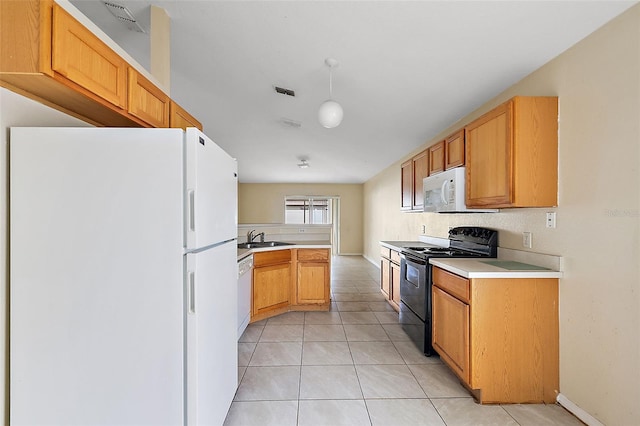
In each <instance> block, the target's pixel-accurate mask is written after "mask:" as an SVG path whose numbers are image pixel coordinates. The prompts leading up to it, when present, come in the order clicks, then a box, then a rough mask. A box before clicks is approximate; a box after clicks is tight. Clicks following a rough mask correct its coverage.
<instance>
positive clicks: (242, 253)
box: [238, 241, 331, 261]
mask: <svg viewBox="0 0 640 426" xmlns="http://www.w3.org/2000/svg"><path fill="white" fill-rule="evenodd" d="M286 242H288V241H286ZM294 248H295V249H314V248H327V249H330V248H331V243H329V242H328V241H300V242H296V243H293V242H292V243H291V244H290V245H286V246H276V247H260V248H252V249H238V261H240V260H242V259H244V258H245V257H247V256H249V255H250V254H253V253H258V252H261V251H274V250H288V249H294Z"/></svg>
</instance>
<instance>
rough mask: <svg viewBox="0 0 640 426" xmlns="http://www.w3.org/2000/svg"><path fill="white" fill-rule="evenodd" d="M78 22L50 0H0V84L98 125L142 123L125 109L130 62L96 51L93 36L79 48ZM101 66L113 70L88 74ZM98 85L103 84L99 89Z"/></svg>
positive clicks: (129, 125)
mask: <svg viewBox="0 0 640 426" xmlns="http://www.w3.org/2000/svg"><path fill="white" fill-rule="evenodd" d="M54 9H55V10H56V12H55V13H56V16H57V18H56V19H57V21H56V22H57V24H56V29H55V34H56V36H55V40H54V37H53V36H54V29H53V24H54ZM72 21H73V22H72ZM77 25H79V24H78V23H77V22H75V19H73V18H72V17H70V16H69V15H68V14H67V13H66V12H65V11H64V10H62V9H61V8H60V6H58V5H56V4H54V3H53V1H51V0H42V1H39V0H16V1H13V0H2V1H0V35H1V36H2V43H0V85H1V86H2V87H5V88H7V89H9V90H12V91H14V92H17V93H19V94H21V95H23V96H27V97H29V98H31V99H34V100H36V101H38V102H41V103H44V104H45V105H48V106H50V107H53V108H56V109H58V110H59V111H62V112H64V113H66V114H69V115H72V116H74V117H76V118H79V119H81V120H84V121H86V122H88V123H91V124H94V125H97V126H105V125H106V126H116V127H131V126H138V127H139V126H141V125H142V122H141V121H139V120H138V119H137V118H135V117H131V116H130V115H128V114H126V110H124V109H123V106H126V97H123V94H124V96H126V66H125V67H124V68H123V67H122V66H121V65H120V64H119V61H117V60H115V59H114V58H110V54H109V53H107V52H102V51H100V50H99V49H98V51H96V49H97V48H96V47H95V45H94V41H95V40H92V39H91V37H88V38H87V44H85V45H84V46H83V47H82V48H81V49H80V51H76V49H77V48H78V46H77V43H78V42H79V41H78V39H77V36H78V34H75V35H74V33H79V32H81V30H78V29H77V28H76V27H77ZM74 38H75V40H74ZM82 41H84V40H82ZM69 45H71V46H72V47H70V48H69V49H71V50H69V51H68V52H65V51H64V50H65V49H66V48H65V47H64V46H69ZM101 53H104V56H101ZM83 55H88V56H87V57H86V58H85V57H84V56H83ZM56 56H60V57H59V58H58V57H56ZM108 58H110V59H108ZM94 61H95V62H94ZM54 62H55V64H56V65H55V67H56V68H57V71H55V70H54V69H53V63H54ZM102 67H105V69H106V68H108V69H109V70H110V71H108V72H107V73H106V74H108V73H109V72H111V74H110V76H107V75H106V74H105V75H103V76H101V77H96V78H92V77H90V76H87V75H85V74H86V73H87V72H88V69H90V68H92V69H96V70H100V69H102ZM122 71H124V74H122ZM63 73H64V74H63ZM73 79H75V81H74V80H73ZM102 80H105V81H102ZM100 85H104V86H105V87H103V88H98V87H95V86H100ZM122 89H124V90H125V92H123V90H122ZM93 90H96V91H97V93H94V92H93Z"/></svg>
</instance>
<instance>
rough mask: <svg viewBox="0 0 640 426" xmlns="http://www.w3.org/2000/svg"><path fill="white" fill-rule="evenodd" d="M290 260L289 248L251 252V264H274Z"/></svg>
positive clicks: (258, 265) (256, 265)
mask: <svg viewBox="0 0 640 426" xmlns="http://www.w3.org/2000/svg"><path fill="white" fill-rule="evenodd" d="M290 261H291V250H273V251H263V252H258V253H254V254H253V266H254V268H255V267H260V266H265V265H276V264H278V263H286V262H290Z"/></svg>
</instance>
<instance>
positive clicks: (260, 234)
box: [247, 229, 264, 243]
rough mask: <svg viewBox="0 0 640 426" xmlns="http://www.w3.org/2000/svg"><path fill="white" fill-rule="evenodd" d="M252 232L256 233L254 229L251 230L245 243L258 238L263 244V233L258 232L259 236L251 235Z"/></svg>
mask: <svg viewBox="0 0 640 426" xmlns="http://www.w3.org/2000/svg"><path fill="white" fill-rule="evenodd" d="M254 232H256V230H255V229H252V230H251V231H249V232H247V242H248V243H252V242H253V240H255V239H256V238H258V237H260V242H261V243H264V232H260V233H259V234H255V235H253V233H254Z"/></svg>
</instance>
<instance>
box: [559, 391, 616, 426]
mask: <svg viewBox="0 0 640 426" xmlns="http://www.w3.org/2000/svg"><path fill="white" fill-rule="evenodd" d="M556 401H557V402H558V404H560V405H562V406H563V407H564V408H566V409H567V411H569V412H570V413H571V414H573V415H574V416H576V417H577V418H579V419H580V420H582V421H583V422H584V423H586V424H587V425H589V426H604V425H603V424H602V423H600V422H599V421H598V419H596V418H595V417H593V416H592V415H591V414H589V413H587V412H586V411H584V410H583V409H582V408H580V407H578V406H577V405H576V404H575V403H574V402H573V401H571V400H570V399H569V398H567V397H566V396H564V395H563V394H561V393H559V394H558V396H557V397H556Z"/></svg>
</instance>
